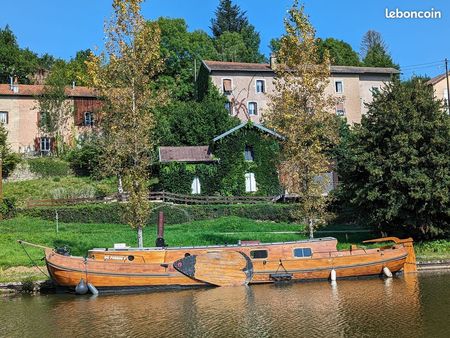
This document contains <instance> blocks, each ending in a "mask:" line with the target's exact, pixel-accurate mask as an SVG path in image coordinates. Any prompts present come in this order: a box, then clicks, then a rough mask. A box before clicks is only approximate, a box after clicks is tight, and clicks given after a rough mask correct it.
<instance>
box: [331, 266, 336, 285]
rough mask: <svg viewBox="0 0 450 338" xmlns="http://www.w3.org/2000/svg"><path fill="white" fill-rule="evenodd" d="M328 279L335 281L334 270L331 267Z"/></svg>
mask: <svg viewBox="0 0 450 338" xmlns="http://www.w3.org/2000/svg"><path fill="white" fill-rule="evenodd" d="M330 280H331V281H332V282H336V270H334V269H332V270H331V273H330Z"/></svg>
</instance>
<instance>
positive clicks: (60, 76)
mask: <svg viewBox="0 0 450 338" xmlns="http://www.w3.org/2000/svg"><path fill="white" fill-rule="evenodd" d="M90 54H91V50H90V49H86V50H80V51H78V52H77V53H76V55H75V57H74V58H72V59H70V61H64V60H51V58H52V57H51V56H47V57H46V58H47V59H50V64H51V72H50V74H49V77H48V78H47V80H46V82H47V83H55V82H61V83H62V84H63V86H68V85H72V82H73V81H75V83H76V85H78V86H87V85H89V76H88V75H87V66H86V61H87V60H88V59H89V55H90ZM42 62H46V60H45V59H44V60H42Z"/></svg>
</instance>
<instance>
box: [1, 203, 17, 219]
mask: <svg viewBox="0 0 450 338" xmlns="http://www.w3.org/2000/svg"><path fill="white" fill-rule="evenodd" d="M15 215H16V200H15V199H14V198H3V199H2V200H1V201H0V217H1V219H5V218H12V217H14V216H15Z"/></svg>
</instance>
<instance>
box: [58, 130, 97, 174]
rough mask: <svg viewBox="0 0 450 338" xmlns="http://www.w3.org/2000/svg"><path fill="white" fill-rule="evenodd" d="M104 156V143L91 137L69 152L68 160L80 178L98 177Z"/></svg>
mask: <svg viewBox="0 0 450 338" xmlns="http://www.w3.org/2000/svg"><path fill="white" fill-rule="evenodd" d="M102 155H103V151H102V143H101V141H100V139H99V138H97V137H95V136H94V135H91V137H88V138H86V139H84V140H82V141H80V142H79V144H78V146H77V147H75V148H73V149H71V150H70V151H68V153H67V155H66V160H67V161H68V162H69V163H70V167H71V168H72V170H73V171H74V172H75V174H76V175H79V176H97V175H98V174H99V171H100V170H101V168H100V159H101V157H102Z"/></svg>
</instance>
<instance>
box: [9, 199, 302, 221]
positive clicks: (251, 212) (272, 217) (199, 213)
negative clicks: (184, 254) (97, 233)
mask: <svg viewBox="0 0 450 338" xmlns="http://www.w3.org/2000/svg"><path fill="white" fill-rule="evenodd" d="M123 208H124V204H122V203H108V204H100V203H98V204H81V205H75V206H58V207H45V208H42V207H40V208H30V209H21V210H19V211H18V214H20V215H23V216H30V217H38V218H41V219H46V220H54V219H55V217H56V213H58V219H59V221H61V222H67V223H110V224H113V223H123V220H122V216H121V215H122V214H123ZM294 208H295V205H292V204H272V203H261V204H232V205H173V204H165V203H154V205H153V208H152V214H151V217H150V219H149V222H148V223H149V224H155V223H156V221H157V217H158V213H159V211H163V212H164V217H165V223H166V224H179V223H185V222H190V221H197V220H205V219H212V218H219V217H223V216H238V217H243V218H249V219H254V220H261V221H274V222H294V219H293V217H292V210H293V209H294Z"/></svg>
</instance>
